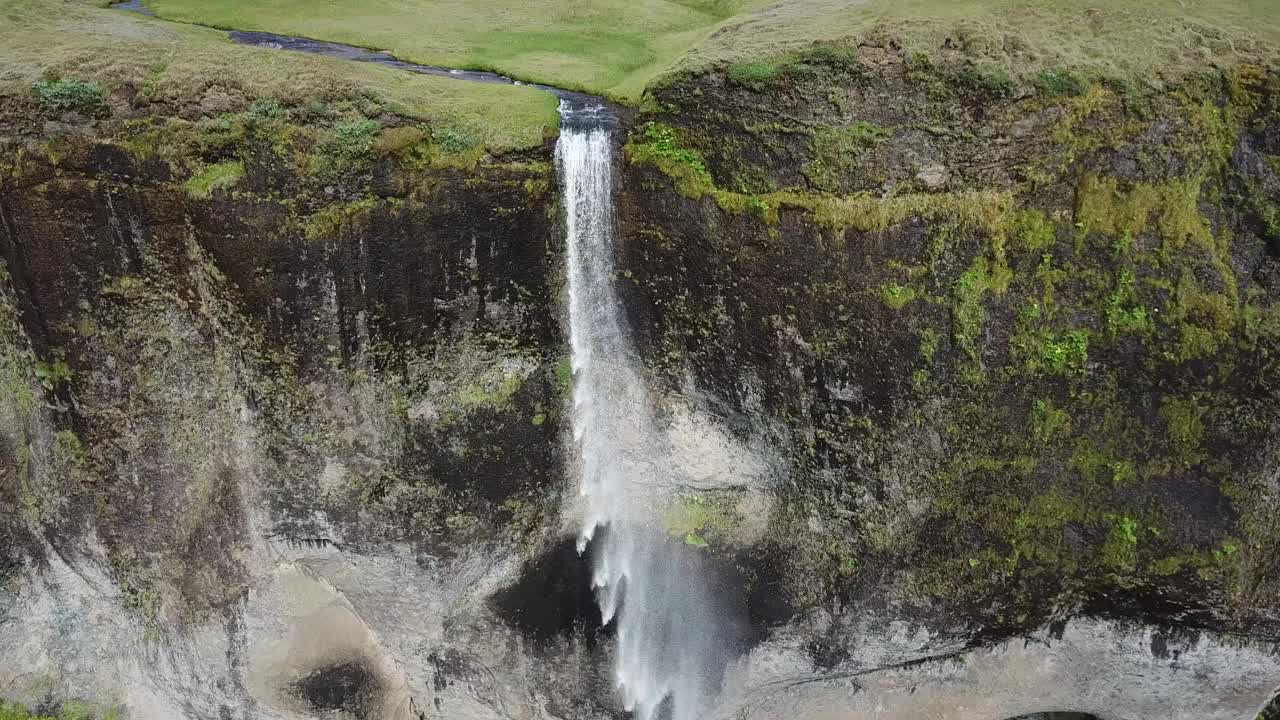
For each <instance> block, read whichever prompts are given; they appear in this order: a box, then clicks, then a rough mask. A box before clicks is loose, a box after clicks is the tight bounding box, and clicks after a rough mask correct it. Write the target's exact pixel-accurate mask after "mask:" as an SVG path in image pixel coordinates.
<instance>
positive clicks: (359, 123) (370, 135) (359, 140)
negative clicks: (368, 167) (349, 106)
mask: <svg viewBox="0 0 1280 720" xmlns="http://www.w3.org/2000/svg"><path fill="white" fill-rule="evenodd" d="M333 132H334V135H335V138H336V141H337V145H338V151H339V152H340V153H341V154H344V155H350V156H359V155H366V154H368V153H369V151H370V150H372V149H373V141H374V140H375V139H376V138H377V137H378V133H380V132H382V123H379V122H378V121H377V120H370V119H369V118H366V117H358V118H352V119H350V120H343V121H342V122H340V123H338V124H337V125H334V126H333Z"/></svg>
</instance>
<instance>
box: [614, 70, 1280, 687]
mask: <svg viewBox="0 0 1280 720" xmlns="http://www.w3.org/2000/svg"><path fill="white" fill-rule="evenodd" d="M1278 98H1280V79H1278V78H1277V76H1276V75H1275V73H1274V71H1268V70H1266V69H1264V68H1260V67H1241V68H1238V69H1235V70H1232V71H1230V72H1226V73H1214V74H1212V75H1210V76H1206V77H1204V78H1200V79H1198V80H1195V81H1192V82H1189V83H1188V84H1187V85H1186V86H1185V87H1180V88H1176V89H1171V88H1164V89H1162V90H1161V91H1158V92H1157V91H1154V90H1152V89H1151V88H1145V87H1144V88H1137V87H1134V86H1132V85H1129V84H1125V83H1114V84H1108V83H1105V82H1086V81H1084V80H1082V79H1080V78H1077V77H1076V76H1074V75H1071V74H1070V73H1068V72H1066V71H1063V72H1062V73H1060V74H1057V75H1053V76H1050V77H1047V78H1046V77H1045V76H1042V77H1041V79H1040V80H1039V81H1038V83H1037V86H1036V87H1018V86H1015V85H1014V84H1013V83H1011V82H1010V81H1009V79H1008V77H1007V76H1003V75H1000V74H998V73H992V72H991V71H989V70H983V69H981V68H975V67H973V66H969V65H964V64H962V63H961V62H960V61H959V60H957V59H955V58H951V57H949V56H948V55H947V53H946V52H943V53H939V54H938V55H936V56H934V57H928V56H924V55H919V54H916V55H911V54H905V53H903V52H901V51H899V50H897V49H896V48H881V47H873V46H864V47H861V48H859V49H858V51H857V52H856V53H854V52H853V51H851V50H847V49H842V48H833V47H821V46H820V47H816V48H814V49H812V50H811V51H808V52H806V53H799V54H793V55H791V56H788V57H785V58H779V59H777V60H776V61H775V62H772V63H756V64H752V65H750V66H734V67H730V68H728V69H726V70H725V71H724V72H721V73H711V74H704V75H698V76H692V77H687V78H682V79H680V80H678V81H675V82H673V83H671V84H670V85H669V86H667V87H666V88H664V89H660V90H658V91H657V92H655V100H656V102H655V109H654V110H652V111H650V112H649V113H647V114H646V115H645V116H644V117H641V118H639V119H638V120H637V122H636V124H635V126H634V127H633V128H632V130H631V133H630V136H629V139H628V141H627V146H626V154H627V162H626V163H625V165H624V166H623V168H622V170H621V171H622V172H623V173H624V177H625V181H624V182H623V183H622V186H623V187H624V188H625V189H624V191H623V197H622V200H621V203H620V206H621V210H620V214H621V218H622V221H621V222H622V227H623V233H624V238H623V248H622V250H621V252H622V253H623V257H624V259H623V260H622V261H621V262H622V268H623V269H622V273H623V275H624V276H625V278H626V280H627V281H629V282H628V283H625V286H626V287H627V288H629V294H628V296H627V299H626V301H625V303H626V305H627V308H628V311H629V312H630V313H631V317H632V320H633V324H634V325H635V326H636V328H637V329H638V332H639V334H640V336H641V337H642V338H643V341H642V345H643V347H644V348H645V350H644V355H645V357H646V358H647V359H648V360H649V361H650V364H651V366H652V367H653V368H654V371H655V373H657V374H658V375H659V376H663V377H665V378H666V380H667V386H668V387H671V388H674V389H679V388H689V387H696V388H698V389H699V390H700V391H701V392H702V393H703V394H702V396H701V401H702V402H703V403H704V405H705V407H708V408H713V409H714V411H715V412H717V413H719V414H720V415H722V416H723V417H725V418H726V425H727V426H729V427H733V428H735V429H736V430H737V431H738V432H739V433H741V434H742V435H743V436H754V437H758V438H759V437H764V438H767V440H766V442H768V443H770V444H771V445H772V446H774V447H776V448H779V449H780V451H781V452H782V453H783V454H784V455H785V457H786V458H787V460H786V461H785V468H786V469H785V471H784V472H781V473H779V475H778V476H777V478H776V484H775V485H774V486H773V492H772V495H771V497H772V498H773V505H772V510H771V514H770V519H769V528H770V529H769V531H768V533H767V534H766V537H765V539H764V540H763V541H761V542H756V543H751V544H749V545H748V546H746V547H743V546H742V545H741V544H740V543H738V542H736V541H735V539H734V537H733V533H732V527H733V526H734V524H735V523H736V522H738V521H740V520H741V519H742V518H741V517H740V516H737V515H734V514H733V513H732V512H729V513H727V517H726V518H725V519H724V520H723V522H722V523H720V525H719V526H712V525H709V526H708V529H709V534H708V537H707V540H708V541H709V543H710V545H711V549H712V551H719V552H722V553H724V554H726V555H735V556H737V557H739V558H744V557H745V558H749V559H748V560H746V561H745V562H746V564H747V566H748V572H749V573H751V574H752V576H753V582H754V585H753V587H754V588H755V589H756V591H757V595H756V597H757V599H758V600H759V601H760V602H759V603H758V604H757V606H756V610H757V618H758V619H759V620H760V621H761V622H765V623H768V622H775V623H782V622H784V621H786V620H787V619H791V620H792V621H793V622H799V623H801V624H802V625H807V626H808V627H810V628H811V633H812V635H811V636H810V638H809V644H808V650H809V652H810V656H811V658H812V660H813V661H814V662H815V663H816V664H818V665H819V666H828V667H846V666H848V664H849V663H850V660H851V658H853V659H854V664H855V665H856V664H857V661H856V658H857V657H858V656H859V655H865V653H866V652H867V647H866V645H867V643H868V642H870V643H871V644H875V642H877V641H876V640H868V638H869V637H870V636H874V637H876V638H883V637H884V636H885V635H887V634H889V633H879V632H874V631H867V629H866V628H865V627H862V624H863V623H866V622H867V620H866V619H867V618H869V617H883V618H890V619H894V620H910V621H913V622H918V623H920V624H921V626H922V627H927V628H930V629H931V630H932V631H934V632H937V633H938V634H939V636H941V637H948V638H950V640H949V641H947V642H958V643H959V644H961V645H963V644H965V643H970V644H981V643H985V642H988V641H990V640H991V639H993V638H998V637H1005V636H1010V635H1016V634H1018V633H1021V632H1025V631H1027V630H1029V629H1031V628H1036V627H1044V626H1046V625H1048V624H1049V623H1052V622H1058V621H1061V620H1064V619H1066V618H1069V617H1078V616H1082V615H1094V616H1112V617H1123V618H1130V619H1137V620H1139V621H1141V622H1144V623H1169V624H1171V625H1173V626H1178V627H1182V628H1195V629H1198V630H1213V631H1217V632H1224V633H1228V634H1232V635H1238V636H1247V637H1254V638H1262V639H1266V640H1268V641H1273V640H1274V639H1275V637H1276V629H1277V625H1276V623H1275V617H1276V616H1275V612H1276V608H1277V594H1276V593H1277V590H1278V589H1280V587H1278V586H1277V585H1276V578H1277V574H1276V573H1277V567H1276V565H1275V558H1276V547H1275V538H1276V535H1275V528H1276V521H1277V518H1276V515H1275V498H1276V493H1277V492H1278V491H1280V488H1278V487H1277V485H1276V479H1277V474H1276V472H1277V470H1276V468H1277V454H1276V453H1277V428H1280V425H1278V424H1277V421H1278V420H1280V416H1278V414H1277V413H1278V411H1277V408H1278V407H1280V405H1277V402H1276V399H1277V386H1276V384H1275V382H1274V381H1273V378H1274V377H1275V371H1276V366H1275V358H1276V356H1277V355H1276V353H1277V349H1278V347H1277V342H1280V315H1278V314H1277V311H1278V309H1280V305H1277V301H1278V300H1280V295H1278V294H1277V293H1278V292H1280V285H1277V281H1278V280H1280V224H1278V222H1277V217H1280V216H1278V215H1277V212H1278V210H1277V204H1278V202H1280V174H1278V173H1280V105H1278V103H1280V99H1278ZM721 530H727V531H725V532H721ZM717 535H718V537H717ZM785 632H786V631H784V633H785ZM939 636H935V637H933V639H932V640H930V641H929V642H926V643H924V644H923V645H922V646H920V647H912V644H913V642H914V641H904V642H901V643H892V645H893V646H894V647H893V648H892V649H891V650H889V651H888V653H889V655H890V656H891V657H893V658H896V659H899V660H906V659H911V658H914V657H919V656H922V655H926V654H928V647H930V646H932V647H935V648H936V647H940V646H941V645H946V644H947V642H941V643H940V644H939Z"/></svg>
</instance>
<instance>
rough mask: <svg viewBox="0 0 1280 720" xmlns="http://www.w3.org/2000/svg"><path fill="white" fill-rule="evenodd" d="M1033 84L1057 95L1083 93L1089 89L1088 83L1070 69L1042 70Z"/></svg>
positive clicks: (1041, 89) (1041, 90)
mask: <svg viewBox="0 0 1280 720" xmlns="http://www.w3.org/2000/svg"><path fill="white" fill-rule="evenodd" d="M1031 84H1032V85H1035V87H1036V89H1037V90H1039V91H1040V92H1042V93H1044V94H1046V95H1052V96H1055V97H1058V96H1075V95H1083V94H1084V91H1085V90H1087V89H1088V83H1086V82H1085V81H1084V79H1083V78H1081V77H1080V76H1079V75H1076V74H1075V73H1073V72H1071V71H1070V70H1055V69H1046V70H1041V71H1040V74H1038V75H1036V77H1035V79H1034V80H1032V81H1031Z"/></svg>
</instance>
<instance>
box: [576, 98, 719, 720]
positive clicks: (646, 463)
mask: <svg viewBox="0 0 1280 720" xmlns="http://www.w3.org/2000/svg"><path fill="white" fill-rule="evenodd" d="M606 112H607V111H606V110H605V109H604V108H603V107H598V106H596V107H591V106H582V105H578V104H575V103H573V102H571V101H568V100H565V101H562V103H561V115H562V117H563V119H564V122H563V125H564V128H563V130H562V132H561V136H560V141H559V144H558V145H557V149H556V155H557V159H558V161H559V164H560V171H561V174H562V177H563V184H564V193H565V209H566V211H567V225H568V228H567V229H568V245H569V251H568V254H569V271H568V272H569V330H570V340H571V345H572V348H571V350H572V360H573V372H574V389H573V404H574V410H573V433H574V437H575V439H576V440H577V442H578V445H579V447H580V449H581V462H582V467H581V471H582V492H583V494H584V495H585V496H586V500H587V517H586V523H585V525H584V527H583V530H582V535H581V537H580V538H579V541H578V549H579V551H580V552H581V551H584V550H585V549H586V547H587V546H588V544H591V545H592V555H593V558H594V564H595V567H594V573H593V579H592V584H593V586H594V587H595V589H596V595H597V599H598V601H599V603H600V610H601V614H602V615H603V617H604V621H605V623H606V624H608V623H610V622H614V623H616V628H617V637H618V643H617V664H616V671H615V672H616V674H615V680H616V683H617V686H618V688H619V690H620V691H621V693H622V698H623V703H624V705H625V707H626V709H627V710H629V711H633V712H634V713H635V718H636V720H656V719H657V718H666V717H669V718H671V720H699V719H700V718H702V717H703V716H704V715H705V713H706V711H707V709H708V708H709V706H710V704H711V702H712V701H713V700H714V697H715V694H716V691H717V689H718V684H719V681H720V676H721V673H722V671H723V669H724V666H725V663H726V660H727V655H728V648H727V647H726V638H725V631H724V629H723V624H722V623H721V622H720V620H719V618H718V616H717V607H718V605H719V603H717V602H715V601H714V600H715V598H713V597H712V593H711V592H710V591H709V589H708V585H707V578H706V577H705V573H704V570H703V567H702V566H703V565H704V562H703V557H702V556H701V555H700V553H699V551H698V550H696V549H692V548H689V547H686V546H684V545H683V543H680V542H673V541H672V540H671V539H670V538H668V537H666V535H665V534H664V533H663V532H662V531H661V529H660V527H658V523H656V522H655V519H656V518H655V510H654V506H653V500H654V498H655V495H656V493H655V491H654V490H655V488H657V487H659V486H662V485H669V484H671V482H672V480H673V479H672V478H671V477H670V475H671V473H672V472H673V471H672V469H671V468H672V462H671V455H670V451H669V449H668V448H667V446H666V443H665V440H664V438H663V436H662V434H661V433H660V432H659V431H658V430H657V428H656V422H655V418H654V415H653V411H652V409H651V406H650V397H649V393H648V391H647V389H646V387H645V385H644V381H643V376H642V374H641V372H640V368H639V364H638V361H637V358H636V353H635V349H634V347H633V346H632V343H631V340H630V335H629V333H628V329H627V327H626V321H625V319H624V318H623V317H622V315H621V313H620V311H619V306H618V299H617V295H616V292H615V289H614V278H613V236H614V218H613V197H612V158H611V145H610V134H609V130H608V129H607V125H608V116H607V115H606V114H605V113H606Z"/></svg>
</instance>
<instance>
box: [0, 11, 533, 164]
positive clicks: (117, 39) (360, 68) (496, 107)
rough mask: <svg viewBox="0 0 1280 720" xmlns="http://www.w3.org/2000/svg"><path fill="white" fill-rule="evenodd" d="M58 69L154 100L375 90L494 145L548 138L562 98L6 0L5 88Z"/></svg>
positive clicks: (294, 99) (127, 17) (300, 98)
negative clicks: (211, 93) (220, 89)
mask: <svg viewBox="0 0 1280 720" xmlns="http://www.w3.org/2000/svg"><path fill="white" fill-rule="evenodd" d="M51 74H56V75H63V76H67V77H75V78H80V79H86V80H92V81H96V82H98V83H99V84H101V85H102V86H103V87H105V88H106V89H108V90H111V89H113V88H115V87H119V86H120V85H122V84H125V83H129V84H132V85H134V86H135V87H138V88H141V89H142V90H143V92H145V93H147V94H148V95H149V96H150V97H151V98H152V99H153V100H154V101H158V102H164V101H172V100H178V99H181V100H185V101H191V100H193V99H194V100H196V101H198V100H199V99H200V97H201V94H202V93H203V92H204V90H205V88H207V87H209V86H210V85H215V84H226V85H230V86H234V87H237V88H239V89H240V90H242V91H243V92H244V93H245V94H246V95H248V96H250V97H273V98H276V99H278V100H281V101H283V102H286V103H302V102H305V101H307V100H311V99H319V100H323V99H325V98H333V97H341V96H350V95H352V94H353V93H355V92H357V91H372V92H374V93H375V94H377V95H378V96H379V97H380V98H382V99H383V100H385V101H386V102H387V103H388V104H389V105H390V106H391V107H392V108H394V109H396V110H397V111H399V112H402V113H404V114H406V115H410V116H414V117H418V118H421V119H423V120H426V121H428V122H430V123H432V124H433V125H434V126H437V127H446V128H448V127H453V128H457V129H458V130H461V131H465V132H466V133H467V135H468V136H471V137H475V138H477V139H479V140H481V141H482V142H484V143H485V145H486V146H488V147H489V148H490V149H491V150H493V151H498V152H500V151H504V150H511V149H515V148H527V147H533V146H537V145H540V144H541V143H542V141H543V138H544V137H545V133H546V132H547V131H548V130H551V129H554V128H555V127H556V126H557V123H558V119H557V116H556V100H555V98H553V97H552V96H550V95H548V94H547V93H544V92H541V91H538V90H534V89H532V88H521V87H510V86H502V85H482V84H477V83H466V82H460V81H457V80H450V79H447V78H435V77H429V76H421V75H414V74H411V73H406V72H401V71H397V70H392V69H388V68H381V67H378V66H375V65H368V64H364V63H352V62H346V61H341V60H330V59H327V58H321V57H315V56H310V55H304V54H301V53H290V52H281V51H279V50H269V49H262V48H252V47H246V46H243V45H237V44H235V43H233V42H231V41H230V40H228V39H227V37H226V33H223V32H220V31H216V30H209V29H206V28H199V27H192V26H188V25H180V24H175V23H168V22H164V21H159V20H153V19H150V18H145V17H142V16H140V15H135V14H130V13H125V12H121V11H118V10H109V9H105V8H101V7H97V6H95V5H94V4H91V3H86V2H77V1H76V0H0V94H27V93H30V92H31V88H32V84H33V83H35V82H36V81H37V80H39V79H40V78H41V77H44V76H47V75H51Z"/></svg>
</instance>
